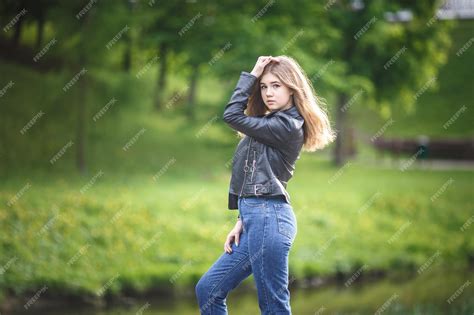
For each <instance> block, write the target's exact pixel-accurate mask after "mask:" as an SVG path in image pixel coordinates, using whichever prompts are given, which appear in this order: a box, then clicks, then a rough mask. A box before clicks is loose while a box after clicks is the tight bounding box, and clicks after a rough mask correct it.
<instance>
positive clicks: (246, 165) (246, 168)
mask: <svg viewBox="0 0 474 315" xmlns="http://www.w3.org/2000/svg"><path fill="white" fill-rule="evenodd" d="M249 138H250V143H249V148H248V149H247V158H246V159H245V166H244V172H245V175H244V181H243V183H242V188H241V189H240V197H242V192H243V191H244V185H245V180H246V179H247V172H248V168H249V166H248V164H247V162H248V160H249V154H250V147H251V145H252V137H249Z"/></svg>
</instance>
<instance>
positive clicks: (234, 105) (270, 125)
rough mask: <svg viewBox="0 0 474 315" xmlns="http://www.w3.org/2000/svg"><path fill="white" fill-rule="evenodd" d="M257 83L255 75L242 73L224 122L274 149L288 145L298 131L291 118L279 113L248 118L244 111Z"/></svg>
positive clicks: (227, 108)
mask: <svg viewBox="0 0 474 315" xmlns="http://www.w3.org/2000/svg"><path fill="white" fill-rule="evenodd" d="M256 81H257V77H255V76H254V75H252V74H250V73H248V72H245V71H242V72H241V74H240V78H239V81H238V83H237V86H236V87H235V89H234V93H233V94H232V97H231V98H230V101H229V103H228V104H227V106H226V107H225V110H224V114H223V116H222V118H223V120H224V121H225V122H226V123H227V124H228V125H229V126H230V127H232V128H233V129H235V130H237V131H240V132H242V133H244V134H246V135H247V136H249V137H253V138H255V139H256V140H257V141H259V142H261V143H264V144H266V145H269V146H273V147H281V145H283V144H285V143H287V142H288V141H289V140H291V138H292V137H293V135H294V131H296V130H297V128H296V126H295V125H294V121H293V120H292V118H291V117H289V116H287V115H285V114H280V113H279V112H275V113H270V114H269V115H267V116H264V117H252V116H247V115H246V114H245V113H244V111H245V109H246V108H247V102H248V99H249V96H250V93H251V91H252V88H253V86H254V84H255V82H256Z"/></svg>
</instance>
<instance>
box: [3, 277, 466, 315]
mask: <svg viewBox="0 0 474 315" xmlns="http://www.w3.org/2000/svg"><path fill="white" fill-rule="evenodd" d="M473 282H474V272H473V271H466V270H461V271H453V270H451V271H441V270H434V268H433V270H428V271H425V272H424V273H422V274H421V275H418V274H414V275H410V276H403V277H401V276H387V277H384V278H382V279H378V280H367V279H361V278H359V281H355V282H353V283H352V284H351V285H349V286H348V287H346V286H344V284H343V283H342V284H331V285H325V286H322V287H319V288H311V289H305V288H291V306H292V311H293V314H295V315H299V314H313V315H319V314H374V313H376V314H453V315H454V314H456V315H457V314H469V315H473V314H474V284H473ZM38 304H40V303H38ZM227 306H228V309H229V314H236V315H237V314H245V315H248V314H260V310H259V307H258V301H257V292H256V289H255V286H254V285H253V277H250V278H248V279H246V280H245V281H244V282H243V283H242V284H241V286H239V287H238V288H237V289H236V290H234V291H232V292H231V293H230V294H229V296H228V298H227ZM377 312H378V313H377ZM4 314H15V315H20V314H40V315H44V314H51V315H59V314H68V315H86V314H87V315H112V314H114V315H115V314H150V315H158V314H179V315H185V314H186V315H187V314H199V309H198V306H197V304H196V300H195V297H194V292H193V291H192V290H189V292H187V293H186V294H185V293H183V294H182V296H180V297H175V298H166V299H165V298H159V297H156V298H149V299H135V298H134V299H129V300H128V303H127V305H126V306H125V305H116V306H111V307H102V308H98V307H78V306H70V307H68V306H62V307H60V308H58V307H55V308H48V309H44V308H43V309H39V308H38V307H35V306H33V307H32V308H31V309H29V310H28V311H26V312H25V311H22V312H12V313H2V315H4Z"/></svg>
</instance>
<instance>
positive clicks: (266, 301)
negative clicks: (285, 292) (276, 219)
mask: <svg viewBox="0 0 474 315" xmlns="http://www.w3.org/2000/svg"><path fill="white" fill-rule="evenodd" d="M267 226H268V224H267V216H265V218H264V222H263V239H262V268H261V270H262V282H263V286H262V287H263V295H264V296H265V303H266V305H265V307H266V308H268V307H270V306H269V303H268V293H267V288H266V281H265V268H264V267H265V234H266V231H267Z"/></svg>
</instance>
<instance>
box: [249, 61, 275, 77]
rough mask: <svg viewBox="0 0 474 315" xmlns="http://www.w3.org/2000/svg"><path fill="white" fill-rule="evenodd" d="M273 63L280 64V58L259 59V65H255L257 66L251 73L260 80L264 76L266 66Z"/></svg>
mask: <svg viewBox="0 0 474 315" xmlns="http://www.w3.org/2000/svg"><path fill="white" fill-rule="evenodd" d="M272 61H274V62H279V60H278V57H272V56H260V57H258V59H257V63H255V66H254V67H253V70H252V72H250V73H251V74H252V75H254V76H256V77H257V78H258V77H259V76H261V75H262V73H263V69H265V66H266V65H267V64H269V63H270V62H272Z"/></svg>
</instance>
